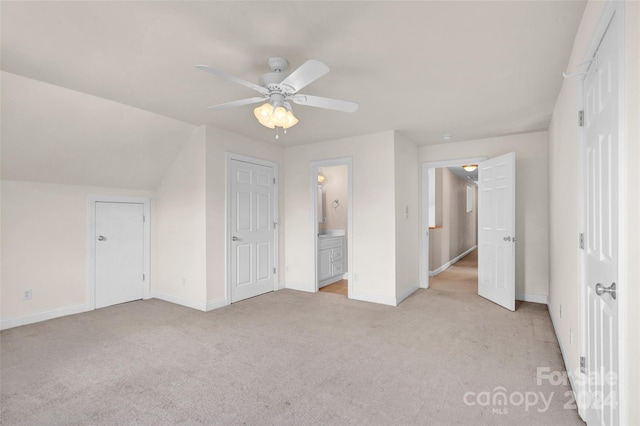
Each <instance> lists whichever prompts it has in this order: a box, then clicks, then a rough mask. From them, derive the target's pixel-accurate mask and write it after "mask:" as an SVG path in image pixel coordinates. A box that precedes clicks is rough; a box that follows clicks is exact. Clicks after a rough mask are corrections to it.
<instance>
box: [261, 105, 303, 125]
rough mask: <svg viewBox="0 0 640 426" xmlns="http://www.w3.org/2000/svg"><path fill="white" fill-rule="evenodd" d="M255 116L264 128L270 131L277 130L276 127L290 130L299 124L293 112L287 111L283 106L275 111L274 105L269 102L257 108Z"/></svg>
mask: <svg viewBox="0 0 640 426" xmlns="http://www.w3.org/2000/svg"><path fill="white" fill-rule="evenodd" d="M253 114H254V115H255V116H256V118H257V119H258V122H259V123H260V124H262V125H263V126H264V127H268V128H269V129H275V128H276V127H282V128H283V129H288V128H289V127H293V126H295V125H296V124H297V123H298V119H297V118H296V117H295V116H294V115H293V113H292V112H291V111H287V110H286V109H285V108H284V107H281V106H279V107H277V108H275V109H274V108H273V105H271V103H269V102H266V103H264V104H262V105H261V106H259V107H257V108H255V109H254V110H253Z"/></svg>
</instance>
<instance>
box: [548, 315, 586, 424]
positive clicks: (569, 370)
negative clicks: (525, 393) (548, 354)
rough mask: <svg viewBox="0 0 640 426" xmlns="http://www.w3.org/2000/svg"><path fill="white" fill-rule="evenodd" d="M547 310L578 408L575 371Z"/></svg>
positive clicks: (552, 317)
mask: <svg viewBox="0 0 640 426" xmlns="http://www.w3.org/2000/svg"><path fill="white" fill-rule="evenodd" d="M547 309H548V311H549V317H551V326H552V327H553V332H554V333H555V334H556V340H557V341H558V345H559V346H560V354H561V355H562V360H563V361H564V366H565V369H566V371H567V375H568V377H569V383H570V384H571V392H573V400H574V401H575V403H576V406H578V401H579V400H580V399H581V398H578V395H581V393H580V392H581V391H580V389H578V388H577V387H576V382H575V374H574V372H575V371H577V370H575V369H574V367H573V365H572V364H571V358H569V357H568V356H567V352H566V351H565V350H564V345H563V344H562V340H561V339H560V333H559V332H558V328H557V327H556V321H555V317H554V315H553V309H552V308H551V305H549V304H548V305H547ZM579 410H580V407H579V406H578V411H579ZM580 416H582V413H580Z"/></svg>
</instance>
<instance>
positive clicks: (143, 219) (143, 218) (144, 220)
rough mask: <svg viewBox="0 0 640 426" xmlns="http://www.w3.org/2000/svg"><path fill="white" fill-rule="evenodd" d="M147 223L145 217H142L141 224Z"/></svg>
mask: <svg viewBox="0 0 640 426" xmlns="http://www.w3.org/2000/svg"><path fill="white" fill-rule="evenodd" d="M146 221H147V218H146V217H145V215H142V223H145V222H146Z"/></svg>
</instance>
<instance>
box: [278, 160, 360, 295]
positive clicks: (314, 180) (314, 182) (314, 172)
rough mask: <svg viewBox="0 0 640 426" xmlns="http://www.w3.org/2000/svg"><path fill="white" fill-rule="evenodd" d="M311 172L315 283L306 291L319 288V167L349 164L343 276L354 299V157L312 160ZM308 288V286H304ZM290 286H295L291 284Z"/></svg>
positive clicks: (311, 224)
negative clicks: (345, 249) (345, 268)
mask: <svg viewBox="0 0 640 426" xmlns="http://www.w3.org/2000/svg"><path fill="white" fill-rule="evenodd" d="M310 166H311V167H310V172H309V189H310V190H309V193H310V204H309V205H310V206H311V212H312V213H311V215H309V216H310V217H311V223H310V226H309V229H310V232H313V238H312V239H311V241H312V244H313V245H312V247H311V263H310V265H313V268H311V273H312V274H313V275H312V276H311V281H310V282H311V283H313V285H312V287H311V289H310V290H304V291H312V292H315V293H317V292H318V290H319V286H318V285H319V283H318V169H319V168H320V167H331V166H347V200H348V201H347V206H348V207H347V240H346V244H347V272H346V274H344V275H346V277H347V278H343V279H346V280H347V297H348V298H349V299H354V298H355V297H351V294H352V293H353V280H352V279H351V277H353V271H354V269H353V268H354V266H353V158H352V157H343V158H334V159H329V160H318V161H312V162H311V165H310ZM304 287H306V288H308V286H304ZM289 288H294V287H291V286H289Z"/></svg>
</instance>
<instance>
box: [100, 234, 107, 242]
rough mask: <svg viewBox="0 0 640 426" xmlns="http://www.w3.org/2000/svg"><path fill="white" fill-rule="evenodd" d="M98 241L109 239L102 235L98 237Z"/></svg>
mask: <svg viewBox="0 0 640 426" xmlns="http://www.w3.org/2000/svg"><path fill="white" fill-rule="evenodd" d="M98 241H107V237H104V236H102V235H100V236H98Z"/></svg>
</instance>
